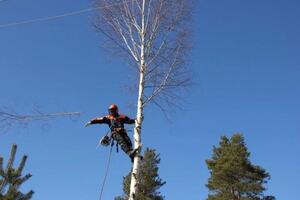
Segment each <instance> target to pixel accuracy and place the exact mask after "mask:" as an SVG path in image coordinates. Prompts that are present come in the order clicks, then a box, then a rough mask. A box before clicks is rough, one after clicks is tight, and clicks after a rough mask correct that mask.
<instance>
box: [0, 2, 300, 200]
mask: <svg viewBox="0 0 300 200" xmlns="http://www.w3.org/2000/svg"><path fill="white" fill-rule="evenodd" d="M74 2H75V1H74V0H51V1H49V0H41V1H37V0H26V1H21V0H8V1H5V2H0V24H6V23H9V22H15V21H19V20H26V19H32V18H35V17H44V16H51V15H56V14H61V13H64V12H68V11H73V10H80V9H83V8H87V7H89V6H90V4H91V3H90V2H89V1H88V0H77V1H76V3H74ZM299 7H300V2H299V1H297V0H252V1H241V0H227V1H221V0H219V1H217V0H209V1H208V0H198V5H197V7H196V10H195V23H194V25H195V26H194V36H193V37H194V38H193V43H194V48H193V52H192V54H191V60H190V61H191V62H190V66H189V67H190V68H191V69H192V70H193V71H194V74H195V82H196V85H195V86H193V88H191V90H190V93H189V95H188V99H187V103H186V105H185V107H184V109H183V110H179V111H176V112H174V113H172V115H171V116H172V123H169V122H168V121H166V120H165V118H164V116H163V115H162V114H161V113H160V112H159V111H158V110H157V109H155V108H154V107H148V108H147V110H146V117H145V127H144V129H143V144H144V146H145V147H152V148H155V149H157V151H158V152H159V153H160V154H161V158H162V163H161V165H160V175H161V177H162V179H163V180H165V181H167V184H166V185H165V186H164V187H163V188H162V193H163V194H164V195H166V199H169V200H181V199H188V200H200V199H202V200H203V199H205V198H206V197H207V194H208V191H207V189H206V187H205V184H206V182H207V178H208V176H209V174H208V170H207V167H206V165H205V159H208V158H209V157H210V156H211V150H212V146H213V145H216V144H217V143H218V141H219V138H220V136H221V135H227V136H230V135H231V134H233V133H235V132H242V133H243V134H244V135H245V138H246V143H247V145H248V147H249V150H250V151H251V160H252V161H253V163H255V164H259V165H261V166H262V167H264V168H265V169H267V170H268V171H269V172H270V174H271V176H272V179H271V181H270V182H269V184H268V185H267V187H268V191H267V194H272V195H275V196H276V197H277V198H278V199H279V200H283V199H288V200H298V199H299V194H298V190H299V181H298V180H299V179H300V173H299V171H300V167H299V166H300V157H299V152H300V105H299V102H300V87H299V85H300V37H299V35H300V12H299ZM92 14H93V13H87V14H83V15H79V16H73V17H67V18H63V19H58V20H53V21H47V22H41V23H35V24H28V25H21V26H16V27H7V28H1V29H0V91H1V98H0V106H11V107H14V108H15V109H16V110H17V111H19V112H29V111H30V110H31V109H32V105H34V104H37V105H39V106H40V107H41V109H42V110H43V111H45V112H56V111H61V110H63V111H80V112H82V115H81V117H80V118H79V119H77V120H75V121H70V120H68V119H61V120H55V121H52V122H50V123H49V125H45V126H41V125H39V124H32V125H30V126H29V127H28V128H27V129H23V128H13V129H11V130H10V131H9V132H7V133H5V134H3V133H1V134H0V154H1V155H2V156H4V157H5V158H7V157H8V153H9V149H10V146H11V144H13V143H16V144H18V145H19V150H18V158H20V156H21V155H23V154H28V155H29V159H28V163H27V166H26V169H25V170H26V172H31V173H32V174H33V177H32V179H31V180H30V181H28V183H26V185H25V186H24V187H23V188H22V189H24V190H29V189H31V188H32V189H34V190H35V192H36V193H35V195H34V198H33V199H36V200H53V199H55V200H66V199H67V200H68V199H72V200H92V199H98V196H99V190H100V184H101V181H102V179H103V174H104V167H105V162H106V159H107V154H108V149H105V148H99V149H96V144H97V142H98V139H99V138H100V137H101V136H102V135H103V134H104V133H105V132H106V130H107V127H105V126H93V127H89V128H84V127H83V125H84V123H85V122H86V121H88V120H89V119H90V118H92V117H95V116H98V115H102V114H105V112H106V109H107V106H108V105H109V104H110V103H111V102H115V103H117V104H119V106H120V108H121V111H122V112H124V113H126V114H128V115H129V116H134V115H135V109H133V108H130V107H127V104H128V103H132V100H134V98H132V95H131V94H128V92H127V91H126V90H124V87H123V86H122V85H123V84H125V83H126V82H127V81H128V80H130V79H131V76H132V74H130V72H128V71H127V66H125V65H124V64H122V61H121V60H118V58H115V57H109V56H107V54H105V53H103V51H102V50H101V48H100V45H101V43H100V41H101V40H100V36H99V35H97V33H95V31H94V30H93V28H92V26H91V16H92ZM184 168H185V169H186V170H183V169H184ZM129 170H130V162H129V160H128V158H127V157H126V156H125V155H124V154H122V153H119V154H116V153H114V154H113V158H112V167H111V171H110V173H109V177H108V182H107V185H106V188H105V191H104V197H103V199H113V197H114V196H116V195H118V194H121V193H122V186H121V182H122V176H124V175H126V174H127V173H128V171H129Z"/></svg>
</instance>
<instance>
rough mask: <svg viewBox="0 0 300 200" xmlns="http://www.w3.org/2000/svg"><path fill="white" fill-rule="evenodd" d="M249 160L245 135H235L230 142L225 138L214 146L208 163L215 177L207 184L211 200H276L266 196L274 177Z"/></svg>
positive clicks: (211, 177)
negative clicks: (266, 190)
mask: <svg viewBox="0 0 300 200" xmlns="http://www.w3.org/2000/svg"><path fill="white" fill-rule="evenodd" d="M249 157H250V153H249V151H248V149H247V147H246V145H245V142H244V137H243V136H242V135H241V134H234V135H233V136H232V137H231V138H230V139H229V138H227V137H225V136H223V137H221V141H220V143H219V147H215V146H214V147H213V155H212V158H211V159H208V160H206V164H207V166H208V169H209V171H210V175H211V176H210V178H209V179H208V184H207V187H208V189H209V191H210V194H209V195H208V200H261V199H273V200H274V199H275V198H274V197H273V196H263V192H264V191H265V187H264V184H265V183H267V180H269V179H270V175H269V174H268V173H267V172H266V170H264V169H263V168H261V167H260V166H258V165H253V164H252V163H251V162H250V160H249Z"/></svg>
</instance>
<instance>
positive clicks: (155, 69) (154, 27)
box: [95, 0, 193, 200]
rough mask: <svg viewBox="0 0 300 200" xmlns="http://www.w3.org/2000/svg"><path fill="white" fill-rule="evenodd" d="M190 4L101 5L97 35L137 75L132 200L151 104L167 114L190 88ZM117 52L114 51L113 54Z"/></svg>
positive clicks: (135, 0)
mask: <svg viewBox="0 0 300 200" xmlns="http://www.w3.org/2000/svg"><path fill="white" fill-rule="evenodd" d="M192 6H193V1H191V0H96V7H98V8H99V14H98V15H97V18H96V20H95V26H96V28H97V30H98V31H100V32H102V33H103V34H104V35H105V36H107V37H108V39H109V40H108V41H110V44H112V45H114V46H115V47H117V49H118V50H121V51H119V52H122V53H124V54H125V55H126V56H125V57H126V58H128V59H129V61H130V65H131V66H133V68H134V69H135V70H136V74H137V77H138V80H137V84H135V85H136V86H137V87H136V88H137V91H138V92H137V94H138V95H137V114H136V124H135V128H134V145H135V148H136V149H139V150H138V155H136V156H135V158H134V163H133V168H132V173H131V186H130V198H129V199H130V200H134V199H135V196H136V192H137V191H138V190H137V187H138V182H137V180H138V179H137V176H138V174H139V173H138V172H139V167H140V164H139V163H140V162H139V161H140V156H139V155H140V151H141V144H142V143H141V128H142V124H143V120H144V114H143V113H144V108H145V106H146V105H148V104H149V103H153V104H155V105H156V106H158V107H159V108H160V109H161V110H162V111H163V112H165V111H166V107H167V106H174V105H175V106H176V105H177V104H178V99H179V97H180V94H181V92H180V91H181V89H183V88H185V87H186V86H187V85H189V83H190V75H189V73H188V70H187V68H186V60H187V59H186V58H187V53H188V50H189V45H188V44H189V43H188V39H189V37H188V36H189V33H190V30H189V20H190V14H191V8H192ZM114 49H115V48H114Z"/></svg>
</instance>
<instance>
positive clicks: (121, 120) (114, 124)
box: [91, 115, 135, 131]
mask: <svg viewBox="0 0 300 200" xmlns="http://www.w3.org/2000/svg"><path fill="white" fill-rule="evenodd" d="M134 123H135V120H134V119H130V118H129V117H127V116H126V115H117V116H113V115H107V116H105V117H98V118H95V119H92V120H91V124H107V125H108V126H109V128H110V129H111V131H114V130H115V129H116V128H122V129H124V124H134Z"/></svg>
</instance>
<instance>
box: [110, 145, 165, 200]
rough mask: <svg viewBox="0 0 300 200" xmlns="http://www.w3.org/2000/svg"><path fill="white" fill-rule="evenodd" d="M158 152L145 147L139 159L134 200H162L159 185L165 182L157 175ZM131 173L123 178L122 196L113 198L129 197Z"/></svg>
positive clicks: (125, 199)
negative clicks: (139, 168) (138, 172)
mask: <svg viewBox="0 0 300 200" xmlns="http://www.w3.org/2000/svg"><path fill="white" fill-rule="evenodd" d="M159 163H160V158H159V154H157V153H156V151H155V150H154V149H149V148H147V149H146V150H145V153H144V159H143V160H142V161H141V171H140V176H139V178H138V183H139V191H138V195H137V197H136V200H164V196H162V195H161V193H160V192H159V189H160V187H162V186H163V185H164V184H166V182H165V181H162V179H161V178H160V177H159V175H158V165H159ZM130 177H131V173H129V174H128V175H127V176H125V177H124V178H123V192H124V194H123V196H122V197H121V196H119V197H116V198H115V200H127V199H128V197H129V189H130Z"/></svg>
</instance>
